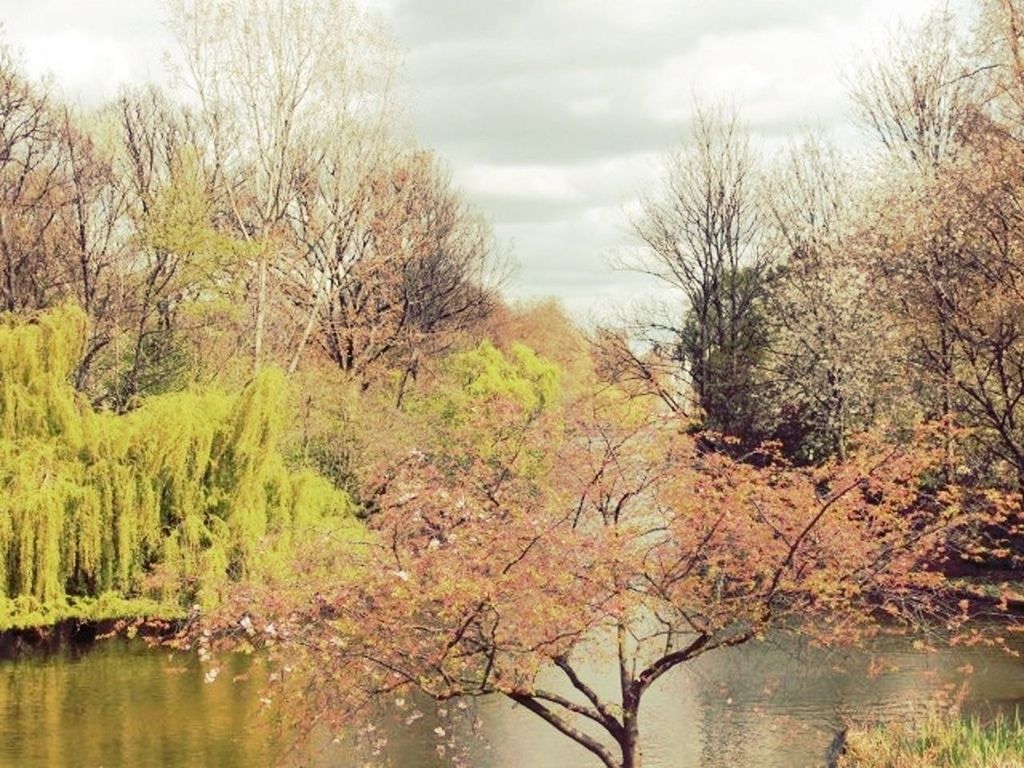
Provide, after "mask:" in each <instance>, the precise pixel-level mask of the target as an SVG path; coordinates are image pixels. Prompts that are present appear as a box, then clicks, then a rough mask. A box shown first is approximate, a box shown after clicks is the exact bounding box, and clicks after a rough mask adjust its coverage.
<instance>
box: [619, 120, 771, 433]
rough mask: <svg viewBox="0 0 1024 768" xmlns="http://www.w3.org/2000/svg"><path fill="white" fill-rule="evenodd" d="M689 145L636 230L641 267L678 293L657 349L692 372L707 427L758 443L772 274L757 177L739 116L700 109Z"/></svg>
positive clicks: (658, 326)
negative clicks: (760, 370)
mask: <svg viewBox="0 0 1024 768" xmlns="http://www.w3.org/2000/svg"><path fill="white" fill-rule="evenodd" d="M691 142H692V145H691V146H689V147H687V148H686V149H684V150H682V151H680V152H678V153H677V154H675V155H673V156H672V157H671V159H670V161H669V168H668V179H667V181H666V184H665V189H664V192H663V193H662V194H661V195H659V196H656V197H652V198H649V199H647V200H646V201H645V202H644V204H643V210H642V213H641V215H640V217H639V218H638V220H637V221H636V222H635V224H634V229H635V231H636V233H637V235H638V237H639V238H640V239H641V240H642V241H643V243H644V244H645V246H646V252H645V254H644V256H643V257H641V259H640V260H639V261H638V262H637V263H636V264H634V265H633V267H634V268H635V269H638V270H640V271H643V272H646V273H648V274H651V275H653V276H654V277H656V278H658V279H659V280H661V281H663V282H665V283H667V284H668V285H669V286H670V287H671V288H672V289H673V290H675V291H676V292H678V294H679V298H680V301H679V303H678V305H674V306H673V307H671V308H670V309H669V311H668V313H667V315H668V316H667V317H666V318H665V319H664V320H663V321H654V322H652V323H650V324H649V326H648V327H649V331H650V332H651V335H652V336H653V337H655V344H657V347H656V348H657V349H660V350H664V352H663V354H667V355H668V356H669V357H670V358H672V359H673V360H674V361H675V362H676V363H677V364H678V365H680V366H682V367H683V368H684V370H685V371H686V375H687V377H688V379H689V381H690V383H691V385H692V388H693V392H694V394H695V396H696V399H697V402H698V404H699V406H700V408H701V409H702V410H703V413H704V419H703V423H704V425H705V426H706V427H707V428H709V429H711V430H716V431H721V432H725V433H727V434H730V435H733V436H737V437H741V438H744V439H746V440H749V439H750V438H752V437H753V438H754V439H755V440H756V439H757V436H758V424H757V422H758V413H757V408H756V402H757V388H758V375H757V367H758V365H759V362H760V358H761V356H762V354H763V352H764V349H765V341H766V340H765V334H764V326H763V323H762V322H761V321H760V320H761V318H760V317H759V313H760V309H761V302H762V299H763V293H764V279H765V276H766V273H767V270H768V266H769V263H768V259H767V254H766V252H765V250H764V249H763V248H762V242H761V236H762V232H761V221H760V214H759V211H758V209H757V203H756V199H755V191H756V174H757V169H756V165H755V161H754V156H753V154H752V151H751V149H750V146H749V142H748V140H747V137H746V135H745V133H744V131H743V128H742V127H741V125H740V124H739V121H738V118H737V117H736V115H734V114H728V113H725V112H722V111H714V110H708V109H704V108H698V109H697V112H696V115H695V117H694V124H693V129H692V136H691Z"/></svg>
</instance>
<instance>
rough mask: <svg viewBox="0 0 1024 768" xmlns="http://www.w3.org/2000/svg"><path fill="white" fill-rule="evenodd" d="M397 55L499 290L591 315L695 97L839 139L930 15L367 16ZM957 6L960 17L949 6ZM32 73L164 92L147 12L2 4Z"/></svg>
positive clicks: (67, 2)
mask: <svg viewBox="0 0 1024 768" xmlns="http://www.w3.org/2000/svg"><path fill="white" fill-rule="evenodd" d="M364 1H365V2H366V3H367V5H369V6H370V7H372V9H373V10H374V11H375V12H377V13H379V14H380V15H381V16H382V17H383V19H384V20H385V22H386V23H387V24H389V25H390V26H392V28H393V29H394V35H395V37H396V38H397V40H398V42H399V44H400V46H401V47H403V48H404V49H405V61H406V65H405V77H406V80H407V83H408V85H407V89H406V90H407V92H408V93H409V95H410V109H409V114H410V121H411V123H412V129H413V132H414V133H415V135H416V136H417V137H418V139H419V140H420V142H421V143H423V144H426V145H428V146H432V147H434V148H436V149H437V150H438V153H439V154H440V155H441V156H442V157H445V158H447V160H448V163H449V166H450V167H451V170H452V173H453V177H454V179H455V181H456V183H457V184H458V185H459V186H460V187H461V188H462V189H463V190H464V192H465V194H466V196H467V197H468V198H469V199H470V200H471V201H472V202H473V203H475V204H476V205H477V206H478V207H479V208H480V209H481V210H482V211H483V212H484V213H485V214H486V215H487V216H489V217H490V218H491V219H492V220H493V222H494V224H495V228H496V232H497V233H498V235H499V236H501V237H504V238H508V239H510V240H511V241H513V243H514V245H515V249H516V252H515V255H516V256H517V258H518V260H519V261H520V263H521V269H520V270H519V273H518V277H517V279H516V282H514V283H513V284H512V286H511V291H512V293H513V294H514V295H518V296H537V295H541V294H544V293H554V294H556V295H558V296H561V297H562V298H563V299H565V300H566V302H567V304H568V305H569V306H570V307H572V308H574V309H578V310H580V311H581V313H583V314H589V311H588V310H591V309H595V308H599V309H600V310H601V311H602V312H604V310H605V309H606V308H607V306H608V305H609V302H611V301H613V300H618V299H628V298H629V296H631V295H636V294H642V293H643V292H644V291H645V290H648V289H645V288H643V287H641V286H642V285H643V283H642V282H641V281H640V279H639V278H638V277H636V276H624V275H623V274H622V273H617V272H614V271H612V270H610V269H609V268H608V267H607V264H606V259H607V256H608V255H609V254H611V253H614V252H616V251H621V250H624V249H627V248H629V247H631V245H632V240H631V239H630V236H629V234H628V232H629V226H628V224H629V222H628V218H629V217H628V216H627V215H626V213H625V212H624V211H625V210H626V209H627V208H628V207H629V206H630V205H634V203H633V202H632V201H634V200H635V198H636V195H637V192H638V191H639V190H641V189H644V188H645V187H649V185H650V184H651V183H652V179H654V178H656V176H657V171H658V167H659V160H660V158H661V157H662V156H663V154H664V153H665V152H666V151H667V150H668V149H669V148H670V147H672V146H673V145H674V144H676V143H677V142H679V141H680V137H682V136H684V135H685V129H686V125H687V123H688V121H689V119H690V111H691V108H692V105H693V99H694V97H695V96H700V97H704V98H710V99H723V100H725V101H727V102H731V103H734V104H736V105H737V106H738V107H739V108H740V109H741V111H742V113H743V115H744V117H745V119H746V120H747V122H748V123H749V124H750V125H751V127H752V128H753V129H754V131H755V134H756V135H757V136H758V137H759V138H760V139H761V140H762V142H763V143H764V144H765V145H767V146H770V147H775V146H779V145H780V144H782V143H784V142H785V141H787V140H788V139H789V138H790V137H792V136H794V135H795V134H796V133H797V132H798V131H800V130H801V129H802V128H803V127H805V126H815V127H819V128H823V129H825V130H832V131H833V132H835V133H836V134H837V135H839V136H840V137H843V138H844V139H846V138H848V137H850V136H851V135H853V134H852V132H851V131H850V129H849V127H848V120H847V102H846V96H845V86H844V84H843V80H842V76H843V74H844V72H845V73H850V72H852V71H854V70H855V68H856V62H857V60H858V56H859V55H861V54H862V52H863V51H866V50H871V49H872V48H873V47H874V46H876V45H877V43H878V41H879V39H881V38H882V37H883V35H884V33H885V30H886V29H888V28H890V27H891V26H892V24H893V23H894V21H895V20H896V19H898V18H902V19H908V20H913V19H916V18H919V17H920V16H921V15H922V14H923V13H925V12H926V11H927V10H928V8H929V7H931V0H899V2H898V3H893V2H892V0H719V1H718V2H714V3H710V2H705V1H704V0H631V2H629V3H625V2H621V0H478V1H477V2H465V0H429V2H427V1H426V0H364ZM962 1H963V0H957V2H962ZM6 5H7V6H9V7H7V8H5V22H6V27H7V39H8V40H9V41H10V42H12V43H13V44H14V45H15V46H17V47H21V48H22V49H23V51H24V54H25V59H26V62H27V64H28V66H29V68H30V70H31V71H32V72H33V73H35V74H40V73H43V72H52V73H53V74H54V76H55V78H56V79H57V81H58V83H59V84H60V85H61V86H62V87H63V88H64V90H65V91H66V92H67V93H69V94H71V95H72V96H74V97H76V98H80V99H84V100H85V101H87V102H89V103H96V102H98V101H100V100H102V99H106V98H110V97H111V96H113V95H114V94H115V93H116V92H117V89H118V87H119V86H120V85H121V84H123V83H128V84H138V83H140V82H145V81H147V80H164V79H166V75H165V74H164V70H163V65H162V61H161V56H162V54H163V52H164V51H165V50H167V49H168V48H169V47H170V41H169V39H168V37H167V33H166V30H165V28H164V27H163V25H162V23H161V22H162V17H163V4H162V2H161V0H133V2H131V3H124V2H117V1H115V0H35V2H33V3H28V2H24V3H21V2H18V3H16V2H14V0H7V3H6Z"/></svg>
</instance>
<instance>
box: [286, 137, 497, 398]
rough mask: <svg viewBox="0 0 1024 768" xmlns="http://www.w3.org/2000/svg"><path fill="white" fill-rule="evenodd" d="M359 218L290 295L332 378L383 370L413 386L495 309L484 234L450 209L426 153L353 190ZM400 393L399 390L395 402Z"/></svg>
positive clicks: (384, 168) (452, 196) (459, 209)
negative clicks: (308, 322) (425, 367)
mask: <svg viewBox="0 0 1024 768" xmlns="http://www.w3.org/2000/svg"><path fill="white" fill-rule="evenodd" d="M358 199H359V200H360V203H359V207H358V208H350V210H351V211H354V212H355V215H353V216H352V219H351V220H350V221H349V222H348V223H346V224H343V225H342V232H341V236H342V239H341V241H340V242H337V243H336V245H335V247H332V248H330V249H319V248H315V249H311V250H310V251H309V262H308V263H307V264H306V265H305V271H304V273H303V274H304V275H305V276H306V277H305V278H304V279H303V280H301V281H300V284H299V285H298V286H297V289H296V294H295V295H296V301H298V302H300V303H301V304H302V305H304V306H305V307H308V306H309V303H310V301H311V299H312V297H314V296H316V295H317V294H314V293H313V292H311V291H310V290H308V287H307V286H308V284H309V282H310V278H309V276H310V275H313V276H316V279H317V280H319V281H320V283H321V285H320V287H319V289H318V292H319V295H318V297H317V298H316V299H315V301H320V302H321V303H322V307H321V308H319V309H318V308H316V307H313V308H312V309H311V310H310V315H309V316H310V319H312V318H313V317H319V318H320V322H319V333H318V335H317V340H318V342H319V343H320V345H321V347H322V348H323V350H324V352H325V353H326V354H327V356H328V358H329V359H330V360H331V361H332V362H334V363H335V364H336V365H337V366H338V367H339V368H341V369H343V370H345V371H347V372H349V373H351V374H353V375H355V376H357V377H358V378H360V379H361V380H362V381H364V382H365V381H366V380H367V379H368V377H369V375H370V374H371V373H372V371H373V368H374V366H379V365H380V364H382V363H388V364H390V365H391V366H394V367H395V368H398V369H399V370H402V371H404V372H405V376H404V377H403V381H404V380H405V378H406V377H408V376H414V375H415V372H416V369H417V367H418V365H419V361H420V360H421V359H422V358H424V357H427V356H429V355H437V354H440V353H443V352H444V351H446V347H448V346H449V345H450V344H451V342H452V340H453V339H454V338H456V337H457V334H458V332H460V331H465V330H467V329H469V328H470V327H472V326H474V325H477V324H479V323H480V322H482V321H483V320H484V319H485V318H486V317H487V315H488V314H489V313H490V311H491V309H492V307H493V305H494V289H495V287H496V284H495V283H496V279H500V277H501V274H500V271H497V270H496V269H495V268H496V267H498V266H499V265H498V264H497V262H496V261H495V260H494V258H493V257H494V246H493V243H492V238H491V233H490V229H489V227H488V226H487V224H486V222H484V221H483V220H482V219H481V218H480V217H479V216H477V215H475V214H474V213H473V212H472V211H471V210H470V209H469V208H468V207H467V206H466V205H465V203H464V202H463V201H462V200H461V199H459V197H458V196H457V194H456V193H455V191H454V190H453V189H452V188H451V186H450V182H449V180H448V179H447V177H446V176H445V174H444V173H443V172H442V170H441V169H440V168H439V167H438V163H437V161H436V159H435V158H434V157H433V155H432V154H431V153H428V152H415V153H410V154H402V155H399V156H397V157H396V158H395V159H394V160H393V161H392V162H390V163H387V164H384V163H381V164H378V165H377V166H376V167H374V168H372V169H371V170H369V171H368V172H367V173H366V175H365V177H364V178H363V179H362V180H361V181H360V190H359V195H358ZM403 389H404V384H401V385H400V386H399V390H400V392H399V397H398V399H399V401H400V400H401V391H402V390H403Z"/></svg>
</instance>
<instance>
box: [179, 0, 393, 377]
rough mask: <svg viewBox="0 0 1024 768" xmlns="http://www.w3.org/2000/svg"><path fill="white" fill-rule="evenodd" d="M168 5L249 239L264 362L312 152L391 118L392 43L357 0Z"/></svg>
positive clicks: (188, 78)
mask: <svg viewBox="0 0 1024 768" xmlns="http://www.w3.org/2000/svg"><path fill="white" fill-rule="evenodd" d="M170 10H171V26H172V29H173V30H174V32H175V34H176V36H177V38H178V42H179V45H180V48H181V53H182V58H183V60H184V65H183V67H182V74H183V79H184V80H185V82H186V83H187V84H188V85H189V86H190V87H191V88H192V89H193V91H194V94H195V97H196V98H197V99H198V101H199V104H200V115H201V118H202V120H203V122H204V125H205V127H206V129H207V131H208V134H209V140H210V143H211V146H212V154H213V156H214V158H215V174H214V175H215V178H216V179H217V180H218V182H219V184H220V185H221V189H222V190H223V195H224V199H225V201H226V208H227V210H228V211H229V212H230V215H231V219H232V222H233V224H234V226H235V228H236V229H237V231H238V232H239V233H240V236H241V237H242V238H244V239H245V240H246V241H248V242H249V243H250V244H251V251H252V254H253V258H252V261H253V264H252V273H253V274H252V281H251V282H252V286H251V291H252V294H253V300H254V310H253V312H254V323H253V327H254V330H253V341H252V345H253V358H254V361H255V364H256V365H257V366H259V365H260V363H261V362H262V360H263V357H264V349H263V348H264V337H265V335H266V326H267V318H268V313H269V309H270V305H271V299H272V296H271V285H270V278H271V272H272V269H273V267H274V266H275V265H276V264H277V263H278V261H279V260H280V259H281V258H283V257H284V256H285V252H286V251H287V250H288V246H289V244H288V237H287V235H288V214H289V210H290V209H291V208H292V206H293V203H294V190H293V188H292V182H293V180H294V179H296V177H301V176H302V173H301V168H300V166H301V164H302V163H303V162H304V160H307V159H308V156H306V157H305V158H304V152H305V151H307V150H308V149H309V148H310V147H316V148H320V147H323V146H324V145H326V144H330V143H332V142H336V140H337V136H338V135H339V133H345V132H346V127H347V125H348V124H349V123H351V122H353V121H355V122H361V123H363V124H368V123H375V122H377V123H379V122H380V121H382V120H383V119H384V116H385V115H386V113H387V112H389V110H390V108H391V101H390V98H389V93H390V82H391V72H392V70H393V65H392V62H391V59H390V53H389V48H388V47H387V46H386V45H385V44H384V43H383V41H382V39H381V35H380V32H379V30H377V29H376V28H375V26H374V25H373V24H372V23H371V22H370V21H369V19H368V18H367V17H366V16H364V15H362V14H361V13H359V12H358V10H357V8H356V6H355V4H354V3H353V2H351V1H350V0H295V2H288V3H284V2H278V0H253V1H252V2H243V1H242V0H211V1H207V2H201V1H199V0H171V2H170ZM317 151H318V150H314V155H315V154H316V153H317ZM319 151H320V152H321V153H322V154H324V155H326V154H327V150H326V149H320V150H319ZM337 158H338V155H337V153H335V154H334V155H333V157H332V158H331V159H332V160H336V159H337ZM327 237H328V239H331V237H332V236H330V235H328V236H327ZM313 305H314V306H318V302H316V301H315V300H314V302H313ZM317 311H319V310H317Z"/></svg>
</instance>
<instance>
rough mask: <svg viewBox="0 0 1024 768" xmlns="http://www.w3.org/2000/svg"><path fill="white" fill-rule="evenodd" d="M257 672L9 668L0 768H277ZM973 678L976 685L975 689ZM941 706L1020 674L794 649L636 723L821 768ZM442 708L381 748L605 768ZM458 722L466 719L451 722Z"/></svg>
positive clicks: (115, 653) (515, 722) (997, 691)
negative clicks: (837, 741)
mask: <svg viewBox="0 0 1024 768" xmlns="http://www.w3.org/2000/svg"><path fill="white" fill-rule="evenodd" d="M249 666H250V665H249V664H248V662H247V660H246V659H242V658H239V659H234V660H231V661H230V662H229V663H228V664H227V665H226V667H225V668H224V671H223V673H222V674H221V675H220V676H219V677H218V678H217V679H216V680H215V681H214V682H212V683H207V682H205V681H204V670H203V669H202V668H200V666H199V665H198V664H197V663H196V661H195V659H194V658H192V657H191V656H189V655H186V654H181V653H169V652H168V651H166V650H160V649H152V648H148V647H147V646H146V645H145V644H143V643H140V642H124V641H106V642H101V643H99V644H97V645H96V646H95V647H93V648H91V649H89V650H87V651H85V652H79V653H69V652H64V653H58V654H33V655H27V656H24V657H21V658H18V659H15V660H9V661H2V662H0V766H4V767H5V768H6V767H8V766H10V768H63V767H65V766H66V767H67V768H99V767H100V766H103V767H105V768H119V767H121V766H125V767H127V766H131V767H132V768H177V767H179V766H180V767H181V768H184V767H185V766H189V767H190V768H191V767H193V766H217V767H218V768H256V767H258V766H271V765H274V764H275V762H277V760H278V758H280V757H281V755H282V754H283V750H284V747H285V746H286V745H287V744H288V743H289V742H290V741H291V740H292V739H291V738H290V737H289V734H288V733H287V732H284V731H283V730H282V728H281V727H280V725H279V724H277V723H276V722H275V719H274V716H273V714H272V712H271V713H270V714H268V712H267V708H266V707H264V706H263V705H261V703H260V695H261V684H260V681H259V677H260V675H259V673H258V671H256V672H252V671H251V670H250V669H249ZM968 669H972V670H973V671H972V673H971V674H970V675H966V676H965V672H966V671H967V670H968ZM872 670H873V672H874V674H872V675H869V674H868V673H869V671H872ZM590 671H591V672H592V673H593V672H594V671H595V670H590ZM607 672H608V673H609V674H605V675H598V687H599V688H604V689H605V690H606V691H607V692H609V693H610V692H611V691H612V690H613V682H614V680H613V675H612V674H611V670H610V669H609V670H607ZM965 680H966V686H967V687H966V688H965V687H964V682H965ZM557 684H558V681H557V680H556V678H554V677H553V678H552V685H557ZM938 694H944V695H947V696H958V697H959V698H960V699H962V703H963V705H964V709H965V710H966V711H968V712H976V713H979V714H982V715H985V716H987V715H991V714H994V713H997V712H1010V713H1012V712H1013V711H1014V709H1015V708H1016V707H1017V706H1018V705H1024V662H1021V661H1020V660H1019V659H1016V658H1013V657H1012V656H1009V655H1007V654H1005V653H1002V652H999V651H994V650H991V649H981V648H974V649H956V650H952V649H944V650H940V651H938V652H935V653H927V652H922V651H919V650H915V649H913V648H912V647H911V646H910V645H909V643H908V642H907V641H906V640H903V639H895V638H894V639H887V640H883V641H881V642H880V643H879V645H878V647H876V648H874V649H873V650H872V651H870V652H867V651H856V652H850V651H846V652H837V651H824V650H821V649H813V648H807V647H803V646H801V645H800V644H798V643H794V642H792V641H786V642H781V641H780V642H778V643H773V642H765V643H758V644H754V645H748V646H745V647H742V648H738V649H729V650H723V651H721V652H717V653H712V654H709V655H708V656H707V657H705V658H704V659H702V660H701V661H699V662H698V663H696V664H693V665H691V666H688V667H683V668H680V669H677V670H675V671H674V672H672V673H670V674H669V675H667V676H666V677H665V678H663V679H662V680H661V681H659V684H658V685H657V686H656V687H655V688H654V689H652V691H651V692H650V693H649V696H648V698H647V699H646V700H645V706H644V708H643V710H642V711H641V729H642V732H643V737H644V759H645V766H646V768H726V767H729V768H732V767H733V766H737V765H752V766H760V767H762V768H794V766H805V765H806V766H814V765H818V766H820V765H822V763H823V759H822V755H823V754H824V750H825V748H826V746H827V745H828V743H829V741H830V740H831V739H832V736H833V734H834V733H835V730H836V729H837V728H839V727H841V725H842V724H843V723H844V722H847V721H848V720H850V719H853V720H860V721H865V720H887V719H891V718H894V717H902V716H905V715H907V714H912V713H914V712H916V711H921V710H922V709H923V708H924V707H925V706H926V705H927V704H928V702H930V701H932V700H933V699H934V697H935V696H936V695H938ZM438 709H439V708H438V707H435V706H433V705H432V704H428V703H425V702H416V701H412V700H408V701H404V702H402V706H401V707H400V708H399V707H395V708H394V710H395V711H394V714H393V715H392V716H389V717H387V718H384V719H382V720H381V721H380V722H379V723H378V724H377V726H376V729H375V731H374V732H373V733H372V734H370V740H371V741H372V740H377V741H380V742H383V741H385V740H386V742H387V744H386V746H385V747H384V752H385V754H386V755H387V757H388V758H389V759H390V760H391V764H393V765H395V766H398V767H399V768H446V767H447V766H449V765H450V764H451V763H450V760H449V757H450V749H449V748H447V747H446V742H448V741H449V740H450V739H451V737H452V734H453V733H454V734H456V736H455V738H456V740H457V741H458V742H459V743H460V744H461V745H462V748H463V749H464V750H466V751H467V752H468V754H469V763H470V764H471V765H473V766H478V767H479V768H520V767H521V766H533V767H534V768H576V767H578V768H589V767H591V766H595V765H597V763H596V761H595V760H594V759H593V758H592V757H591V756H590V755H589V753H587V752H585V751H584V750H582V749H581V748H580V747H578V746H576V745H574V744H573V743H571V742H569V741H567V740H566V739H565V738H564V737H562V736H561V735H560V734H558V733H556V732H555V731H553V730H552V729H551V728H550V727H549V726H548V725H546V724H545V723H543V722H541V721H540V720H538V719H537V718H536V717H535V716H534V715H532V714H531V713H529V712H526V711H525V710H522V709H521V708H517V707H514V706H512V705H510V704H509V703H507V702H505V701H501V700H497V699H494V700H486V701H482V702H476V703H473V704H471V705H468V706H467V708H466V709H465V710H463V709H456V706H455V705H453V704H448V705H445V706H444V707H441V708H440V709H441V710H442V712H440V713H439V712H438ZM456 714H458V715H459V716H460V720H459V721H458V722H456V723H454V724H453V723H452V720H451V716H452V715H456ZM474 719H479V720H480V723H481V724H482V728H481V729H480V734H481V737H479V738H478V737H475V736H473V734H472V731H471V728H470V725H469V724H470V723H471V722H472V721H473V720H474ZM407 721H410V722H409V724H407ZM435 729H441V730H443V731H444V736H443V737H442V736H439V735H438V734H437V733H436V732H435ZM439 747H445V749H444V750H439ZM441 751H444V752H445V756H443V757H442V756H439V752H441ZM299 754H300V758H299V760H298V762H299V763H300V764H303V765H309V766H317V768H321V767H322V768H335V767H337V768H341V767H345V768H347V767H348V766H358V765H363V764H364V762H365V761H364V759H363V758H362V757H361V756H359V755H357V754H354V753H353V752H352V751H351V749H350V748H349V747H347V746H344V745H338V746H331V745H328V746H327V747H324V746H323V745H322V744H321V745H319V746H317V747H311V746H307V747H306V748H305V749H304V750H302V751H301V752H300V753H299Z"/></svg>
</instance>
